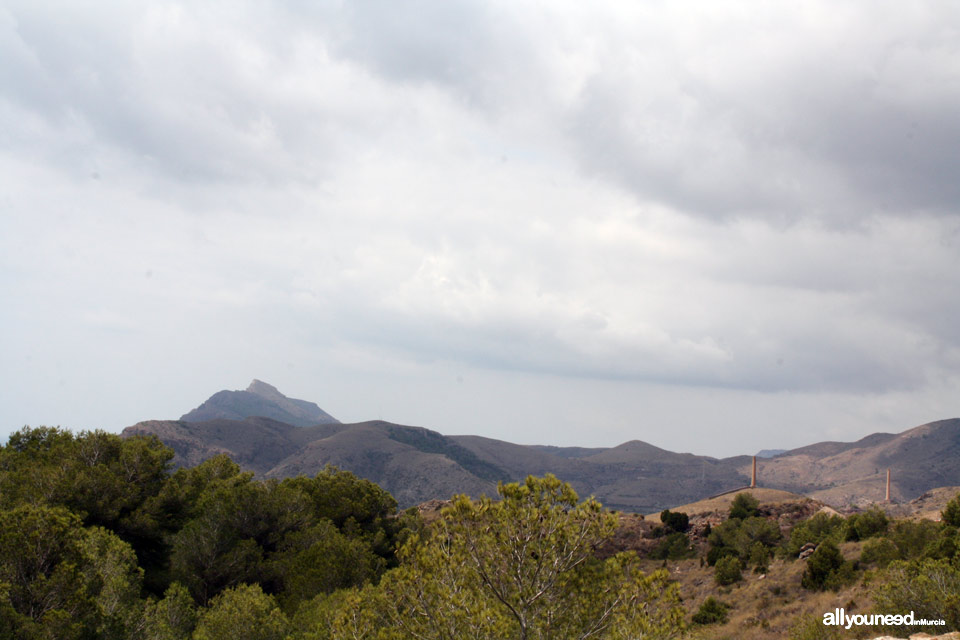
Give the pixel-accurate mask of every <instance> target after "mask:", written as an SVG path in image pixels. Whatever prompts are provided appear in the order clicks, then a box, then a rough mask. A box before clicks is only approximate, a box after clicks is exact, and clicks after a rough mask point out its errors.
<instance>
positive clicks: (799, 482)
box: [757, 419, 960, 506]
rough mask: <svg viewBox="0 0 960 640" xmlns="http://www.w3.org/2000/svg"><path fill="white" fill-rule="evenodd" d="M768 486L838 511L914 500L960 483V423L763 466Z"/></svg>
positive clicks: (836, 445) (830, 446)
mask: <svg viewBox="0 0 960 640" xmlns="http://www.w3.org/2000/svg"><path fill="white" fill-rule="evenodd" d="M757 464H758V467H759V471H758V474H759V477H760V478H761V483H762V484H763V485H764V486H774V487H778V488H782V489H786V490H789V491H794V492H797V493H804V494H806V495H809V496H811V497H814V498H816V499H818V500H821V501H823V502H826V503H828V504H832V505H835V506H847V505H853V506H857V505H863V504H868V503H870V502H877V501H880V500H883V498H884V492H885V486H886V473H887V469H890V473H891V494H892V495H891V497H892V498H893V499H894V500H896V501H903V500H911V499H913V498H916V497H917V496H918V495H920V494H921V493H923V492H925V491H928V490H930V489H933V488H934V487H942V486H949V485H958V484H960V419H952V420H939V421H937V422H931V423H928V424H924V425H920V426H919V427H914V428H913V429H908V430H907V431H904V432H902V433H874V434H872V435H869V436H867V437H865V438H862V439H860V440H857V441H856V442H820V443H817V444H812V445H808V446H806V447H801V448H799V449H793V450H790V451H787V452H786V453H783V454H780V455H779V456H777V457H776V458H772V459H769V460H763V461H758V463H757Z"/></svg>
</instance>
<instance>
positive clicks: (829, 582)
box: [800, 540, 854, 591]
mask: <svg viewBox="0 0 960 640" xmlns="http://www.w3.org/2000/svg"><path fill="white" fill-rule="evenodd" d="M853 577H854V570H853V564H852V563H850V562H847V561H846V560H844V559H843V554H842V553H840V549H838V548H837V545H835V544H834V543H833V542H831V541H829V540H826V541H824V542H822V543H820V546H818V547H817V550H816V551H814V552H813V554H811V555H810V557H809V558H807V568H806V569H804V571H803V576H802V577H801V579H800V586H802V587H803V588H804V589H809V590H810V591H823V590H825V589H833V590H836V589H838V588H840V587H842V586H843V585H844V584H847V583H849V582H851V581H852V579H853Z"/></svg>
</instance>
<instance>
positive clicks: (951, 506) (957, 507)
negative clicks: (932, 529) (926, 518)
mask: <svg viewBox="0 0 960 640" xmlns="http://www.w3.org/2000/svg"><path fill="white" fill-rule="evenodd" d="M940 516H941V517H942V518H943V521H944V522H945V523H946V524H948V525H950V526H951V527H960V493H958V494H957V495H956V496H954V498H953V500H951V501H950V502H948V503H947V506H945V507H944V508H943V511H941V512H940Z"/></svg>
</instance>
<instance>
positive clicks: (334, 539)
mask: <svg viewBox="0 0 960 640" xmlns="http://www.w3.org/2000/svg"><path fill="white" fill-rule="evenodd" d="M383 564H384V561H383V559H382V558H379V557H378V556H376V555H375V554H374V553H373V551H372V550H371V548H370V545H368V544H367V543H366V542H364V541H363V540H362V539H357V538H349V537H347V536H345V535H343V534H341V533H340V532H339V531H338V530H337V528H336V527H335V526H333V523H332V522H330V521H329V520H322V521H321V522H320V523H318V524H316V525H314V526H313V527H311V528H309V529H305V530H303V531H297V532H293V533H290V534H289V535H287V536H286V537H285V538H284V541H283V542H282V544H281V545H280V550H279V552H278V553H277V554H276V556H275V558H274V560H273V566H272V569H273V572H274V573H275V575H276V576H278V579H279V581H280V582H281V583H282V589H281V590H280V593H282V596H281V602H282V604H283V608H284V610H286V611H287V612H293V611H296V608H297V605H299V604H300V602H301V601H303V600H306V599H310V598H313V597H314V596H316V595H317V594H321V593H330V592H332V591H334V590H336V589H344V588H348V587H351V586H354V585H358V584H364V583H365V582H369V581H372V580H374V579H375V578H377V577H378V576H379V575H380V573H382V569H383Z"/></svg>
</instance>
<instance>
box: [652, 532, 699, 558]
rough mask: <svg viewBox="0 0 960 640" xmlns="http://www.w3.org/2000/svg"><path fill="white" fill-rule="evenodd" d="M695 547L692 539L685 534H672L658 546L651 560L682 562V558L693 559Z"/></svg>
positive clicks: (653, 551) (654, 549)
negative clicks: (691, 542)
mask: <svg viewBox="0 0 960 640" xmlns="http://www.w3.org/2000/svg"><path fill="white" fill-rule="evenodd" d="M694 553H695V552H694V549H693V545H691V544H690V539H689V538H687V536H686V534H683V533H671V534H669V535H668V536H667V537H665V538H663V539H662V540H661V541H660V542H659V543H657V546H656V547H654V548H653V550H652V551H651V552H650V557H651V558H656V559H657V560H664V559H670V560H680V559H681V558H692V557H693V555H694Z"/></svg>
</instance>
